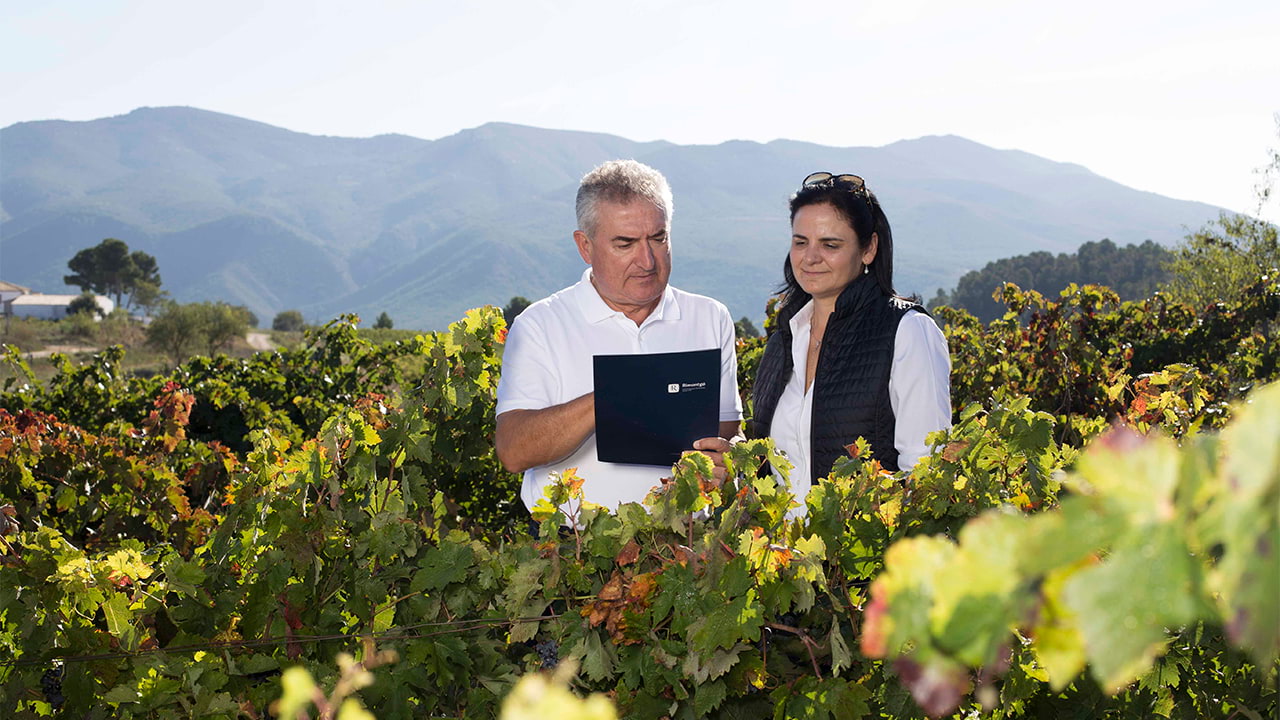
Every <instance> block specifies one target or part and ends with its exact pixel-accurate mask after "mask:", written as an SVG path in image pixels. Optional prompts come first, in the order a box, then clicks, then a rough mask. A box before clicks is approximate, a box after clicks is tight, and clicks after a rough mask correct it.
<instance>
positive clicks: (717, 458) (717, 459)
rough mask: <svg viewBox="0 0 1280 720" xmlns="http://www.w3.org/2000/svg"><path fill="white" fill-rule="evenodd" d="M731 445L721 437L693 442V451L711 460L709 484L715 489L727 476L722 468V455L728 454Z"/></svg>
mask: <svg viewBox="0 0 1280 720" xmlns="http://www.w3.org/2000/svg"><path fill="white" fill-rule="evenodd" d="M731 447H733V445H732V444H731V443H730V442H729V441H728V440H725V439H724V438H722V437H706V438H701V439H699V440H694V441H693V449H694V450H701V451H702V454H703V455H706V456H707V457H709V458H711V464H712V465H713V466H714V467H712V469H711V482H712V483H714V484H715V486H716V487H720V486H721V485H723V484H724V480H725V477H726V476H727V473H726V470H725V467H724V454H725V453H727V452H729V448H731Z"/></svg>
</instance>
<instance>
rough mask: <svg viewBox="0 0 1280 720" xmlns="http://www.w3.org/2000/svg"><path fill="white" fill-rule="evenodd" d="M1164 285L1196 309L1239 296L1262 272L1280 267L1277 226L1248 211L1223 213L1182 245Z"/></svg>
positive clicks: (1176, 252)
mask: <svg viewBox="0 0 1280 720" xmlns="http://www.w3.org/2000/svg"><path fill="white" fill-rule="evenodd" d="M1168 268H1169V273H1170V275H1171V277H1170V280H1169V282H1168V284H1167V285H1166V286H1165V288H1164V290H1165V292H1167V293H1168V294H1169V296H1170V297H1171V298H1173V299H1174V300H1175V301H1177V302H1182V303H1186V304H1188V305H1190V306H1192V307H1194V308H1204V307H1207V306H1210V305H1214V304H1217V303H1227V304H1231V303H1234V302H1236V301H1238V300H1239V299H1240V298H1241V297H1242V296H1243V295H1244V293H1245V292H1246V291H1247V290H1248V288H1249V287H1250V285H1252V284H1253V283H1254V282H1255V281H1256V279H1257V278H1258V277H1259V276H1271V277H1275V276H1276V273H1277V272H1280V243H1277V240H1276V226H1275V225H1272V224H1271V223H1268V222H1265V221H1262V220H1259V219H1257V218H1252V217H1249V216H1247V215H1228V214H1225V213H1224V214H1223V215H1222V216H1221V217H1219V218H1218V220H1217V222H1214V223H1210V224H1208V225H1206V226H1205V227H1204V228H1202V229H1201V230H1200V231H1199V232H1197V233H1195V234H1193V235H1190V236H1188V237H1187V239H1186V241H1185V242H1184V243H1183V244H1181V245H1179V246H1178V247H1177V248H1176V249H1175V250H1174V253H1173V257H1172V259H1171V260H1170V261H1169V263H1168Z"/></svg>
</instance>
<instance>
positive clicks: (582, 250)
mask: <svg viewBox="0 0 1280 720" xmlns="http://www.w3.org/2000/svg"><path fill="white" fill-rule="evenodd" d="M573 242H574V244H575V245H577V246H578V254H579V255H581V256H582V262H584V263H586V264H588V265H590V264H591V238H589V237H587V234H586V233H584V232H582V231H581V230H574V231H573Z"/></svg>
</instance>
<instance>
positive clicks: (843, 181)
mask: <svg viewBox="0 0 1280 720" xmlns="http://www.w3.org/2000/svg"><path fill="white" fill-rule="evenodd" d="M822 182H831V183H832V184H839V185H849V186H851V187H852V189H854V190H861V189H863V188H865V187H866V186H867V184H866V183H865V182H864V181H863V180H862V178H860V177H858V176H857V175H853V174H850V173H845V174H844V175H832V174H831V173H829V172H816V173H810V174H809V176H808V177H806V178H805V179H804V182H802V183H800V185H801V186H802V187H807V186H809V185H816V184H818V183H822Z"/></svg>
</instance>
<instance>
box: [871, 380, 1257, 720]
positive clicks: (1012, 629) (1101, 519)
mask: <svg viewBox="0 0 1280 720" xmlns="http://www.w3.org/2000/svg"><path fill="white" fill-rule="evenodd" d="M1277 468H1280V385H1271V386H1268V387H1266V388H1264V389H1261V390H1259V391H1258V392H1256V393H1254V395H1253V396H1252V397H1251V402H1250V404H1249V405H1246V406H1244V407H1242V408H1240V410H1239V414H1238V418H1237V421H1236V422H1235V423H1234V424H1233V425H1232V426H1230V427H1229V428H1227V430H1226V431H1224V432H1223V433H1222V434H1221V436H1211V435H1202V436H1198V437H1197V438H1195V440H1194V441H1193V442H1189V443H1187V444H1185V445H1183V446H1182V447H1181V448H1179V447H1178V446H1177V445H1175V443H1174V442H1172V441H1171V440H1168V439H1164V438H1160V437H1158V436H1147V437H1144V436H1141V435H1138V434H1136V433H1134V432H1133V431H1132V430H1128V429H1117V430H1114V431H1112V432H1111V433H1109V434H1108V435H1106V436H1104V437H1103V438H1102V439H1101V440H1099V441H1098V442H1097V443H1094V444H1093V445H1092V446H1091V447H1090V448H1089V450H1088V451H1087V452H1086V453H1085V454H1084V455H1083V456H1082V457H1081V459H1080V461H1079V463H1078V464H1077V466H1076V469H1075V471H1074V472H1072V473H1070V474H1069V475H1067V476H1066V478H1064V480H1063V482H1064V485H1065V486H1066V487H1067V488H1068V489H1069V490H1070V491H1071V494H1070V496H1069V497H1067V498H1066V499H1064V500H1063V502H1062V503H1061V505H1060V506H1059V507H1057V508H1055V509H1053V510H1051V511H1048V512H1044V513H1041V514H1038V515H1032V516H1028V515H1022V514H1017V513H1009V512H988V513H985V514H983V515H982V516H981V517H980V518H978V519H977V520H975V521H974V522H971V523H968V524H967V525H965V527H964V528H963V530H962V531H961V532H960V533H959V536H958V538H957V542H952V541H951V540H949V539H947V538H944V537H939V536H920V537H915V538H911V539H909V540H905V541H903V542H900V543H898V544H896V545H894V546H893V548H892V549H891V550H890V551H889V553H888V555H887V556H886V558H885V565H886V570H885V572H884V573H883V574H882V575H881V576H880V577H878V578H877V579H876V581H875V583H874V584H873V585H872V588H871V595H872V597H873V602H872V605H871V607H870V608H869V609H868V612H867V616H866V623H865V625H864V628H863V649H864V650H865V651H866V652H867V654H868V655H870V656H872V657H889V658H891V659H894V662H895V665H898V666H900V667H902V668H910V670H909V671H904V672H903V677H904V679H906V680H907V683H908V685H909V686H910V687H911V689H912V692H913V693H914V694H915V697H916V698H917V700H919V701H920V702H921V704H922V706H923V707H924V709H925V710H926V711H927V712H929V713H931V714H934V715H938V714H942V713H945V712H949V711H950V710H951V709H953V708H954V707H955V705H956V704H957V703H958V699H959V698H960V697H961V696H963V695H964V694H965V693H966V692H967V690H968V688H969V685H970V679H969V676H968V673H967V672H966V669H967V668H982V667H987V668H994V671H993V672H989V673H987V674H986V676H985V677H984V682H988V683H989V682H991V681H992V680H993V679H994V677H995V676H998V675H1000V674H1003V673H1004V672H1005V670H1001V669H1000V668H1001V667H1002V666H1003V667H1006V668H1007V667H1008V665H1007V662H1004V663H1002V661H1001V658H1002V657H1005V656H1007V655H1008V653H1009V652H1010V647H1011V646H1016V645H1018V644H1021V643H1023V642H1024V641H1026V640H1028V639H1031V638H1034V642H1030V644H1029V648H1030V651H1031V654H1030V658H1028V659H1027V660H1026V663H1027V666H1026V668H1024V671H1027V672H1029V673H1031V674H1033V676H1034V677H1037V678H1039V679H1041V680H1045V681H1047V682H1048V683H1049V685H1050V687H1051V688H1053V689H1054V690H1055V691H1061V690H1062V689H1064V688H1066V687H1067V686H1068V685H1069V684H1070V683H1071V682H1072V681H1073V680H1075V678H1076V676H1077V675H1078V674H1079V673H1080V672H1081V670H1082V669H1084V668H1085V666H1086V664H1087V665H1088V667H1089V672H1090V674H1091V675H1092V678H1093V680H1094V681H1096V682H1097V683H1098V684H1099V685H1100V686H1101V687H1102V688H1103V690H1104V691H1105V692H1107V693H1110V694H1115V693H1119V692H1121V691H1123V690H1125V689H1126V688H1130V687H1131V686H1132V685H1133V683H1135V682H1137V681H1140V680H1144V678H1145V679H1146V680H1145V681H1144V683H1143V686H1144V689H1146V690H1150V691H1152V692H1153V693H1154V694H1155V695H1156V696H1157V698H1159V699H1160V700H1162V701H1163V702H1164V704H1165V705H1167V706H1169V708H1170V710H1172V709H1173V708H1176V709H1177V711H1178V716H1179V717H1205V716H1207V715H1211V714H1217V713H1220V712H1223V711H1225V710H1227V709H1236V710H1237V711H1239V712H1241V714H1245V715H1248V716H1253V715H1252V714H1253V713H1259V712H1260V711H1262V710H1263V708H1262V707H1260V706H1259V705H1257V704H1256V703H1258V702H1260V701H1261V702H1269V703H1270V705H1271V712H1274V707H1275V695H1274V687H1273V689H1272V691H1271V692H1270V693H1269V694H1268V693H1266V692H1263V693H1261V694H1260V695H1257V696H1255V697H1251V698H1242V697H1238V696H1237V697H1231V698H1229V699H1225V702H1226V707H1224V706H1223V705H1222V704H1221V703H1222V702H1223V700H1220V699H1217V698H1214V699H1212V700H1210V699H1209V698H1205V697H1202V696H1200V695H1198V694H1197V692H1196V689H1195V688H1194V686H1193V684H1192V683H1191V682H1187V681H1186V680H1187V678H1185V677H1184V678H1183V682H1181V683H1180V682H1178V680H1177V677H1178V675H1186V674H1187V673H1188V672H1189V671H1193V670H1192V669H1191V668H1190V667H1189V666H1188V664H1187V663H1185V662H1184V663H1178V662H1177V661H1178V660H1179V659H1180V658H1179V656H1178V655H1179V654H1177V653H1175V654H1174V662H1175V663H1177V664H1176V665H1175V666H1174V667H1172V668H1169V667H1161V666H1157V665H1155V663H1154V661H1155V659H1156V658H1157V657H1159V656H1161V655H1164V654H1165V653H1166V651H1167V649H1168V647H1169V646H1170V641H1171V638H1170V629H1175V631H1174V634H1175V638H1177V639H1176V640H1175V642H1179V641H1181V642H1185V640H1186V638H1184V637H1182V632H1181V631H1178V630H1176V629H1178V628H1189V629H1192V631H1193V632H1196V633H1199V632H1201V631H1200V630H1199V629H1198V628H1203V627H1205V626H1208V627H1216V628H1222V629H1224V630H1225V634H1226V637H1227V640H1228V641H1229V642H1230V644H1231V645H1232V646H1234V647H1237V648H1240V649H1242V650H1244V651H1245V652H1247V653H1248V654H1249V656H1250V659H1251V661H1252V662H1253V663H1254V664H1255V667H1257V668H1258V672H1259V674H1260V676H1267V677H1269V678H1270V681H1271V682H1272V683H1273V684H1274V681H1275V669H1276V667H1277V661H1278V660H1280V558H1278V557H1277V553H1278V552H1280V473H1278V472H1277ZM1175 647H1176V645H1175ZM1179 665H1180V666H1181V667H1178V666H1179ZM1152 672H1157V673H1172V677H1171V678H1170V679H1172V680H1173V681H1172V682H1169V681H1168V680H1165V681H1163V682H1162V681H1161V679H1160V678H1159V677H1157V678H1154V679H1153V678H1150V675H1151V673H1152ZM1268 697H1269V698H1270V699H1269V700H1268V699H1267V698H1268ZM1206 700H1208V702H1206ZM1161 714H1167V713H1161Z"/></svg>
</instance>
